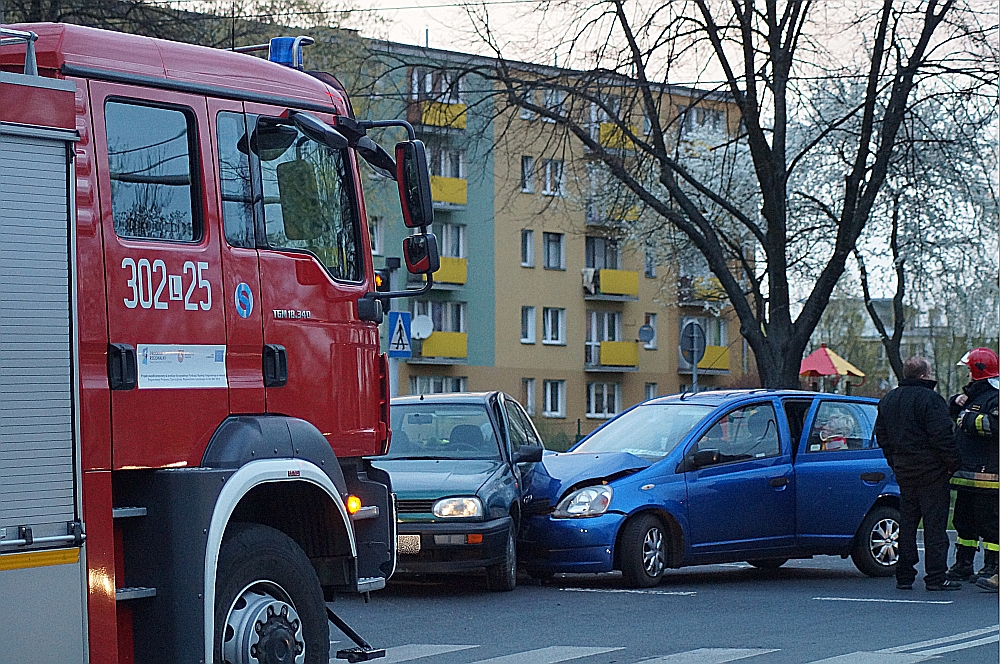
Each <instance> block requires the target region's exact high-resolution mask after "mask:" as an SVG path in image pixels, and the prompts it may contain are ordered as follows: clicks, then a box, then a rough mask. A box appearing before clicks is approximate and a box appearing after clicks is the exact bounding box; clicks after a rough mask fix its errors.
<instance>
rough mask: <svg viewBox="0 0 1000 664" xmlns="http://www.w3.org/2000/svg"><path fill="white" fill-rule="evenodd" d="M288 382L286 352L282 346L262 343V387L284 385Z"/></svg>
mask: <svg viewBox="0 0 1000 664" xmlns="http://www.w3.org/2000/svg"><path fill="white" fill-rule="evenodd" d="M287 382H288V353H287V352H286V351H285V347H284V346H279V345H278V344H264V387H284V385H285V383H287Z"/></svg>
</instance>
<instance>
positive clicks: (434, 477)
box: [374, 392, 542, 590]
mask: <svg viewBox="0 0 1000 664" xmlns="http://www.w3.org/2000/svg"><path fill="white" fill-rule="evenodd" d="M390 413H391V422H392V444H391V446H390V448H389V453H388V454H387V455H386V456H383V457H379V458H378V460H377V461H376V462H375V464H374V465H375V466H376V467H378V468H381V469H383V470H385V471H387V472H388V473H389V475H390V477H391V479H392V488H393V490H394V491H395V492H396V497H397V511H398V514H399V529H398V541H397V551H398V553H399V555H398V556H397V560H398V562H397V567H396V571H397V572H400V573H404V574H405V573H428V574H437V573H449V572H457V571H466V570H475V569H484V570H485V571H486V576H487V582H488V584H489V587H490V588H491V589H493V590H513V589H514V586H515V584H516V572H517V532H518V528H519V526H520V522H521V505H522V504H523V499H524V493H525V491H526V490H527V487H528V486H530V477H529V475H530V473H531V472H532V471H533V469H534V466H535V464H536V463H537V462H538V461H541V459H542V443H541V438H539V436H538V432H537V431H536V430H535V427H534V425H533V424H532V423H531V419H530V418H529V417H528V415H527V414H526V413H525V412H524V409H523V408H521V405H520V404H519V403H517V401H515V400H514V399H512V398H510V397H509V396H507V395H506V394H504V393H503V392H486V393H475V394H433V395H424V396H422V397H400V398H396V399H393V400H392V404H391V410H390Z"/></svg>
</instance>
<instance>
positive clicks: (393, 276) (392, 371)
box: [389, 270, 399, 398]
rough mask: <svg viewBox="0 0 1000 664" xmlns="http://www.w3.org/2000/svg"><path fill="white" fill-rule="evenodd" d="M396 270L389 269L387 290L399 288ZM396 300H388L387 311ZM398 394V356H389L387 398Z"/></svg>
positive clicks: (393, 308) (390, 333) (392, 306)
mask: <svg viewBox="0 0 1000 664" xmlns="http://www.w3.org/2000/svg"><path fill="white" fill-rule="evenodd" d="M397 272H398V271H397V270H389V290H391V291H394V290H399V284H398V283H397V282H398V281H399V276H398V275H397ZM396 306H397V305H396V300H395V298H393V299H391V300H389V311H395V310H396ZM389 336H390V338H391V336H392V329H390V330H389ZM398 396H399V358H396V357H393V356H392V355H390V356H389V398H392V397H398Z"/></svg>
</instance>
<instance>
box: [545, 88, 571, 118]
mask: <svg viewBox="0 0 1000 664" xmlns="http://www.w3.org/2000/svg"><path fill="white" fill-rule="evenodd" d="M542 105H543V106H545V110H547V111H549V112H551V113H552V114H553V115H556V116H559V117H562V116H564V115H565V114H566V108H565V105H566V91H565V90H545V91H544V92H543V93H542ZM542 119H543V120H544V121H545V122H555V120H553V119H552V118H549V117H546V118H542Z"/></svg>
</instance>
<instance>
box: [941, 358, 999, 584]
mask: <svg viewBox="0 0 1000 664" xmlns="http://www.w3.org/2000/svg"><path fill="white" fill-rule="evenodd" d="M996 382H997V380H996V378H995V377H994V378H992V379H986V378H983V379H980V380H973V381H972V382H971V383H969V384H968V385H966V387H965V390H964V392H965V395H966V396H967V400H966V401H965V403H964V404H963V405H959V404H958V403H957V400H958V396H955V397H952V399H951V402H950V408H951V414H952V417H954V418H955V422H956V424H957V425H958V427H957V429H956V431H955V439H956V440H955V442H956V444H957V445H958V450H959V453H960V454H961V456H962V468H961V470H959V471H958V472H956V473H955V474H954V475H953V476H952V478H951V485H952V488H953V489H954V490H955V491H956V494H957V496H956V500H955V513H954V515H953V517H952V522H953V523H954V525H955V530H956V531H958V542H957V543H956V545H955V564H954V565H952V567H951V569H949V570H948V577H949V578H951V579H955V580H962V581H966V580H972V581H973V582H975V581H976V579H977V578H979V577H984V578H989V577H992V576H994V575H995V574H996V573H997V561H998V556H1000V537H998V529H1000V514H998V469H1000V468H998V466H1000V463H998V458H1000V439H998V437H997V406H998V396H1000V392H998V390H997V388H996V387H995V386H994V384H995V383H996ZM980 538H982V540H983V549H984V555H983V559H984V564H983V568H982V569H981V570H980V571H979V573H978V574H973V567H972V564H973V560H974V559H975V556H976V551H977V550H978V548H979V540H980Z"/></svg>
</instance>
